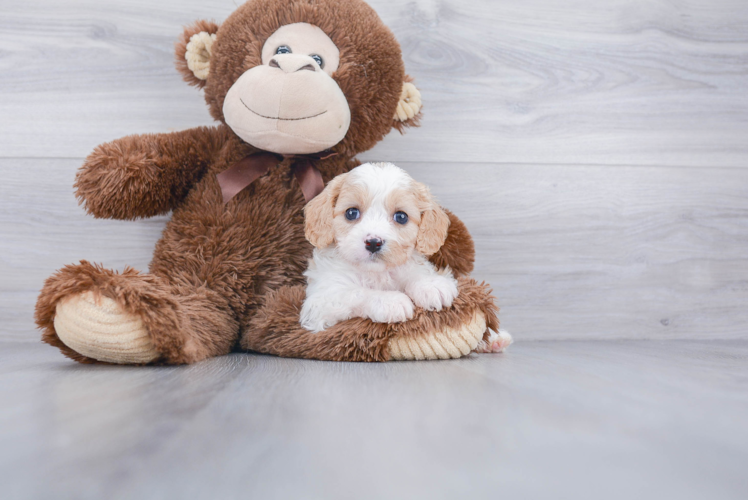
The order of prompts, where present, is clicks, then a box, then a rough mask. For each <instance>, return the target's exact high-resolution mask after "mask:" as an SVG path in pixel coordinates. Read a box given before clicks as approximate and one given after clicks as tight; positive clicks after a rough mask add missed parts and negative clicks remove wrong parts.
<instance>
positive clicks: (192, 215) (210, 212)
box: [36, 0, 495, 364]
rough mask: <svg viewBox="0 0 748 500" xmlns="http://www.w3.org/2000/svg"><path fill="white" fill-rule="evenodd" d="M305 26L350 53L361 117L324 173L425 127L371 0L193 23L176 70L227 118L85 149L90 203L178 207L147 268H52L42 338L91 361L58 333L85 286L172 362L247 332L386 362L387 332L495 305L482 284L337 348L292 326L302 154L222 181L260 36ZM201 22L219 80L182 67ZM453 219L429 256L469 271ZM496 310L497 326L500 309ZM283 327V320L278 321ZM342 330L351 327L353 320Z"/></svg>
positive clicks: (211, 350) (279, 350)
mask: <svg viewBox="0 0 748 500" xmlns="http://www.w3.org/2000/svg"><path fill="white" fill-rule="evenodd" d="M296 22H308V23H311V24H314V25H316V26H319V27H320V28H321V29H322V30H323V31H324V32H325V33H326V34H327V35H328V36H329V37H330V38H331V39H332V40H333V41H334V43H335V44H336V46H337V47H338V48H339V49H340V67H339V69H338V70H337V71H336V72H335V74H334V75H333V79H334V80H335V81H336V82H337V83H338V85H339V86H340V88H341V89H342V90H343V92H344V94H345V96H346V98H347V99H348V103H349V105H350V110H351V126H350V128H349V130H348V133H347V134H346V136H345V138H344V139H343V141H341V142H340V143H339V144H337V145H336V146H335V147H334V148H333V152H334V153H337V154H336V156H332V157H330V158H327V159H325V160H320V161H317V162H315V165H316V167H317V168H318V169H319V170H320V171H321V173H322V177H323V179H324V181H325V182H329V181H330V180H331V179H332V178H334V177H335V176H337V175H339V174H342V173H345V172H347V171H349V170H351V169H352V168H354V167H355V166H357V165H358V162H357V161H356V160H355V159H354V158H353V157H354V155H355V154H357V153H359V152H361V151H364V150H367V149H369V148H371V147H372V146H373V145H374V144H376V143H377V142H378V141H380V140H381V139H382V138H383V137H384V136H385V135H386V134H387V133H388V132H389V131H390V130H391V129H392V128H393V127H394V128H398V129H402V127H404V126H408V125H412V124H416V123H417V120H418V116H416V117H414V119H413V120H411V121H408V122H396V121H394V120H393V118H392V117H393V115H394V112H395V108H396V106H397V104H398V100H399V97H400V93H401V89H402V85H403V82H404V81H407V80H408V77H407V76H406V75H405V73H404V68H403V62H402V56H401V53H400V47H399V45H398V43H397V41H396V40H395V38H394V36H393V35H392V33H391V32H390V31H389V30H388V29H387V28H386V27H385V26H384V24H382V22H381V21H380V20H379V18H378V17H377V15H376V14H375V12H374V11H373V10H372V9H371V8H370V7H369V6H368V5H366V4H365V3H363V2H362V1H359V0H317V1H308V0H251V1H249V2H247V3H245V4H244V5H242V6H240V7H239V8H238V9H237V10H236V11H235V12H234V13H233V14H232V15H231V16H230V17H229V18H228V19H227V20H226V21H225V22H224V23H223V24H222V25H221V26H220V27H218V26H217V25H216V24H215V23H211V22H207V21H199V22H197V23H196V24H194V25H193V26H190V27H188V28H186V29H185V32H184V34H183V36H182V38H181V39H180V41H178V42H177V45H176V53H177V54H176V57H177V67H178V69H179V71H180V72H182V74H183V75H184V77H185V80H186V81H188V82H189V83H191V84H193V85H196V86H198V87H202V88H203V89H204V92H205V99H206V102H207V103H208V106H209V108H210V111H211V114H212V115H213V117H214V118H215V119H216V120H217V121H218V122H219V124H218V125H217V126H216V127H210V128H206V127H200V128H196V129H191V130H185V131H182V132H175V133H170V134H147V135H135V136H129V137H125V138H122V139H119V140H116V141H113V142H110V143H107V144H103V145H101V146H99V147H97V148H96V149H95V150H94V152H93V153H92V154H91V155H90V156H89V157H88V158H87V159H86V161H85V163H84V165H83V166H82V167H81V169H80V171H79V172H78V175H77V178H76V183H75V187H76V195H77V197H78V199H79V200H80V202H81V204H83V206H84V207H85V209H86V211H87V212H88V213H90V214H92V215H93V216H95V217H102V218H115V219H136V218H141V217H150V216H154V215H157V214H163V213H167V212H169V211H172V217H171V220H170V221H169V222H168V224H167V225H166V228H165V229H164V232H163V236H162V238H161V240H160V241H159V242H158V244H157V245H156V249H155V252H154V256H153V260H152V262H151V265H150V269H149V272H148V273H138V272H136V271H134V270H131V269H128V270H126V271H124V272H123V273H121V274H118V273H115V272H113V271H110V270H107V269H104V268H102V267H100V266H96V265H92V264H89V263H87V262H85V261H84V262H81V263H80V264H78V265H71V266H67V267H65V268H63V269H61V270H60V271H58V272H57V273H55V274H54V275H52V276H51V277H50V278H49V279H48V280H47V281H46V282H45V284H44V288H43V290H42V292H41V294H40V296H39V299H38V302H37V306H36V322H37V325H38V326H39V327H40V328H41V329H42V330H43V337H42V338H43V340H44V341H45V342H47V343H49V344H51V345H54V346H56V347H59V348H60V349H61V350H62V352H63V353H64V354H66V355H67V356H69V357H71V358H73V359H75V360H77V361H81V362H87V361H94V360H90V359H87V358H85V357H84V356H81V355H80V354H79V353H76V352H74V351H72V350H71V349H69V348H67V347H66V346H65V345H64V344H62V342H61V341H60V339H59V338H58V337H57V334H56V332H55V330H54V315H55V310H56V307H57V304H58V303H60V301H62V300H64V299H65V298H66V297H69V296H71V295H73V294H77V293H82V292H86V291H91V292H93V293H94V295H101V296H106V297H109V298H111V299H113V300H114V301H115V302H117V303H118V304H120V305H121V306H122V308H123V309H124V310H125V311H128V312H130V313H132V314H134V315H137V316H139V317H140V318H142V320H143V322H144V324H145V325H146V326H147V328H148V330H149V335H150V337H151V339H152V340H153V342H154V345H155V346H156V348H157V349H158V350H159V352H160V353H161V357H160V358H159V359H157V360H156V361H154V363H168V364H178V363H193V362H196V361H199V360H201V359H205V358H208V357H211V356H217V355H221V354H226V353H228V352H230V351H231V349H232V348H234V347H236V346H237V343H238V340H239V338H240V335H243V336H244V337H243V338H244V340H243V341H242V346H243V348H246V349H253V350H256V351H260V352H269V353H274V354H280V355H284V356H295V357H313V358H318V359H351V360H384V359H386V358H387V354H386V352H385V351H386V348H385V347H383V346H384V342H385V340H386V338H387V337H388V336H391V335H396V334H408V335H417V334H419V332H420V334H427V333H428V332H429V331H430V330H429V329H430V328H434V327H437V326H438V325H440V324H442V323H445V322H447V323H450V324H456V323H459V321H461V320H462V319H464V318H465V317H466V316H465V314H463V313H462V312H461V311H467V310H468V309H471V308H472V309H474V308H476V307H478V308H483V309H485V310H486V311H489V312H490V311H493V310H494V309H492V308H493V307H494V306H493V302H492V298H491V297H490V295H489V293H488V290H487V289H485V287H483V288H481V287H473V288H471V290H472V291H471V292H470V293H468V294H467V295H465V297H464V302H461V304H462V306H461V307H457V308H456V309H455V307H453V309H454V311H449V312H447V313H444V312H442V313H426V312H420V313H417V316H416V318H415V319H414V320H413V322H412V324H410V322H409V324H408V325H409V326H407V327H405V326H403V325H395V326H391V327H384V326H381V325H379V326H377V325H372V324H371V323H367V324H364V323H361V322H359V323H355V328H356V329H358V331H356V332H354V334H352V335H351V336H350V338H348V339H346V340H345V342H343V343H342V344H340V345H336V344H335V342H333V341H332V340H330V339H332V337H329V336H321V337H315V336H313V335H308V334H307V335H306V337H303V338H302V337H299V336H298V335H296V333H297V332H298V328H300V327H299V326H298V325H296V327H293V325H291V324H289V322H293V317H294V315H295V317H296V321H298V314H297V312H296V309H294V307H297V306H300V303H301V300H298V299H299V298H300V297H301V296H302V295H303V292H300V290H301V289H300V288H298V287H299V286H300V285H303V283H304V280H303V276H302V273H303V271H304V270H305V268H306V265H307V261H308V259H309V257H310V256H311V252H312V246H311V245H310V244H309V243H308V242H307V241H306V239H305V238H304V228H303V224H304V217H303V207H304V198H303V196H302V192H301V189H300V187H299V185H298V183H297V180H296V178H295V176H294V175H293V160H292V159H286V160H284V161H282V162H281V163H280V164H279V165H277V166H276V167H273V168H271V169H270V171H269V172H268V173H267V174H265V175H264V176H263V177H261V178H260V179H258V180H257V181H255V182H254V183H253V184H252V185H250V186H249V187H248V188H247V189H245V190H243V191H242V192H240V193H239V194H238V195H237V196H236V197H234V198H233V199H232V200H231V201H230V202H229V203H228V204H226V205H224V203H223V199H222V195H221V189H220V186H219V185H218V182H217V179H216V175H217V174H218V173H220V172H222V171H224V170H226V169H227V168H229V167H230V166H232V165H233V164H234V163H236V162H238V161H239V160H241V159H242V158H244V157H245V156H247V155H248V154H250V153H253V152H255V151H257V150H256V148H254V147H253V146H251V145H250V144H248V143H246V142H244V141H242V140H241V139H240V138H239V137H238V136H237V135H236V134H235V133H234V132H233V131H232V130H231V129H230V128H229V127H228V126H226V124H225V123H224V120H223V115H222V107H223V101H224V98H225V96H226V93H227V92H228V90H229V88H230V87H231V86H232V84H233V83H234V82H235V81H236V80H237V79H238V78H239V77H240V76H241V75H242V74H243V72H244V71H246V70H247V69H248V68H251V67H253V66H255V65H258V64H260V62H261V54H260V50H261V48H262V46H263V43H264V41H265V40H266V39H267V38H268V37H269V36H270V35H271V34H272V33H273V32H275V31H276V30H277V29H278V28H279V27H280V26H283V25H286V24H291V23H296ZM204 30H207V31H209V32H211V33H217V38H216V41H215V43H214V44H213V46H212V57H211V60H210V72H209V76H208V78H207V80H200V79H197V78H195V76H194V75H193V74H192V73H191V71H190V70H189V68H188V67H187V65H186V64H185V63H184V52H185V50H186V44H187V42H188V41H189V39H190V36H191V35H192V34H195V33H197V32H200V31H204ZM448 216H449V218H450V221H451V225H450V230H449V234H448V237H447V241H446V243H445V245H444V246H443V247H442V249H441V250H440V251H439V252H438V253H436V254H435V255H434V256H433V257H432V261H433V262H434V263H435V264H436V265H437V266H439V267H442V266H446V265H449V266H450V267H451V268H452V269H453V271H454V272H455V275H458V276H459V275H465V274H467V273H469V272H470V270H471V269H472V261H473V255H474V250H473V244H472V240H471V238H470V236H469V234H468V232H467V230H466V229H465V227H464V225H463V224H462V223H461V222H460V221H459V220H458V219H457V218H456V217H455V216H454V215H451V214H448ZM294 287H297V288H294ZM300 293H301V295H300ZM461 297H462V292H461ZM293 304H295V305H293ZM491 318H492V319H491V325H493V326H495V325H494V324H495V315H492V316H491ZM361 321H363V320H361ZM274 324H277V325H279V326H278V329H275V330H273V329H271V326H272V325H274ZM349 326H350V325H349ZM340 328H341V330H339V334H340V335H342V331H343V330H342V328H344V326H343V325H341V327H340ZM242 332H243V334H242ZM286 334H287V335H286ZM331 335H336V334H335V333H333V334H331ZM325 339H328V340H325ZM354 346H355V347H354ZM346 356H347V357H346Z"/></svg>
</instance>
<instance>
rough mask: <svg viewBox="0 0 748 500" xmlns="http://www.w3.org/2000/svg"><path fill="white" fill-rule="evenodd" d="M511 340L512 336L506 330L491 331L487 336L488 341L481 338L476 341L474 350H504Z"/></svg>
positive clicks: (485, 351)
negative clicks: (476, 344)
mask: <svg viewBox="0 0 748 500" xmlns="http://www.w3.org/2000/svg"><path fill="white" fill-rule="evenodd" d="M512 342H513V340H512V336H511V335H510V334H509V332H507V331H506V330H499V331H498V332H491V335H490V336H489V337H488V341H484V340H481V341H480V342H478V346H477V347H476V348H475V350H474V352H479V353H488V352H504V350H505V349H506V348H507V347H509V346H510V345H511V343H512Z"/></svg>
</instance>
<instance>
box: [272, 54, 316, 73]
mask: <svg viewBox="0 0 748 500" xmlns="http://www.w3.org/2000/svg"><path fill="white" fill-rule="evenodd" d="M310 61H313V59H312V58H311V57H307V56H301V55H297V54H282V57H278V56H275V57H273V58H272V59H271V60H270V62H269V63H268V66H270V67H271V68H278V69H280V70H282V71H283V72H284V73H295V72H297V71H301V70H308V71H317V68H315V67H314V64H312V63H311V62H310Z"/></svg>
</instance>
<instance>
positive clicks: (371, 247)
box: [364, 238, 384, 253]
mask: <svg viewBox="0 0 748 500" xmlns="http://www.w3.org/2000/svg"><path fill="white" fill-rule="evenodd" d="M364 243H365V244H366V250H368V251H369V253H377V252H378V251H380V250H381V249H382V245H384V241H382V240H381V239H379V238H369V239H368V240H366V241H365V242H364Z"/></svg>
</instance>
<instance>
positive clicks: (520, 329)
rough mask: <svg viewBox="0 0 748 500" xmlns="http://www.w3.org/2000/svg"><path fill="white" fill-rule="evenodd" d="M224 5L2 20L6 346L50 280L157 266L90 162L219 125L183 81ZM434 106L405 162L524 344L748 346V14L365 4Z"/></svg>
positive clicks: (744, 6)
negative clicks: (88, 171)
mask: <svg viewBox="0 0 748 500" xmlns="http://www.w3.org/2000/svg"><path fill="white" fill-rule="evenodd" d="M237 3H238V2H236V3H235V2H234V1H232V0H216V1H212V2H205V1H196V0H180V1H176V0H162V1H159V2H149V1H143V0H111V1H108V2H99V1H94V0H76V1H59V0H54V1H53V0H34V1H29V2H14V3H10V2H6V4H7V5H3V7H2V15H0V70H2V74H3V78H0V117H2V119H1V120H0V176H1V177H0V178H1V179H2V180H3V182H0V340H12V341H37V340H38V332H36V331H35V330H34V327H33V322H32V314H33V304H34V301H35V297H36V294H37V293H38V290H39V289H40V287H41V284H42V282H43V280H44V278H45V277H46V276H48V275H49V274H50V273H52V272H53V271H54V270H55V269H57V268H59V267H60V266H61V265H64V264H66V263H71V262H76V261H78V260H80V259H88V260H92V261H96V262H102V263H104V264H105V265H107V266H109V267H113V268H118V269H122V268H123V267H124V266H125V265H132V266H134V267H136V268H140V269H145V268H146V267H147V264H148V261H149V259H150V254H151V252H152V249H153V246H154V244H155V242H156V240H157V239H158V236H159V233H160V231H161V228H162V227H163V224H164V221H165V220H166V219H165V218H156V219H151V220H144V221H138V222H120V221H101V220H94V219H93V218H91V217H88V216H86V215H85V214H84V213H83V211H82V209H80V208H79V207H78V206H77V204H76V201H75V199H74V197H73V194H72V182H73V178H74V175H75V170H76V168H77V167H78V166H79V165H80V163H81V161H82V159H83V158H84V157H85V156H86V155H87V154H88V153H89V152H90V151H91V149H92V148H93V147H95V146H96V145H97V144H99V143H102V142H106V141H109V140H112V139H115V138H118V137H121V136H124V135H128V134H133V133H144V132H166V131H171V130H180V129H184V128H189V127H193V126H197V125H209V124H211V119H210V117H209V115H208V112H207V108H206V106H205V104H204V102H203V100H202V96H201V94H200V93H199V92H198V91H196V90H194V89H193V88H191V87H188V86H187V85H186V84H184V83H183V82H182V81H181V79H180V77H179V75H178V74H177V73H176V71H175V70H174V67H173V62H172V61H173V55H172V45H173V41H174V40H175V39H176V37H177V36H178V35H179V33H180V32H181V26H182V25H184V24H187V23H190V22H192V21H193V20H195V19H199V18H213V19H216V20H219V21H220V20H222V19H224V18H225V17H226V16H227V15H228V14H229V13H230V12H231V11H232V10H233V9H235V8H236V4H237ZM371 4H372V6H373V7H374V8H375V9H376V10H377V11H378V12H379V14H380V15H381V17H382V18H383V19H384V21H385V22H386V23H387V24H388V25H389V26H390V27H391V28H392V29H393V31H394V32H395V34H396V35H397V37H398V39H399V40H400V42H401V44H402V46H403V52H404V56H405V62H406V67H407V70H408V72H409V74H411V75H412V76H413V77H414V78H415V79H416V83H417V85H418V86H419V88H420V89H421V91H422V93H423V98H424V102H425V109H424V113H425V115H424V120H423V123H422V127H421V128H420V129H417V130H412V131H409V132H408V133H407V134H406V135H404V136H399V135H398V134H397V133H393V134H391V135H390V136H389V137H388V138H387V139H385V141H383V142H382V143H381V144H379V145H378V146H377V147H375V148H374V149H373V150H372V151H369V152H367V153H365V154H364V155H362V157H361V158H362V159H368V160H386V161H392V162H395V163H398V164H400V165H401V166H403V167H404V168H406V169H408V170H409V171H410V172H411V173H412V174H413V175H414V176H415V177H416V178H418V179H419V180H422V181H424V182H426V183H427V184H430V185H431V186H432V188H433V191H434V192H435V193H436V194H437V196H438V197H439V198H440V199H441V201H442V202H443V204H444V205H445V206H447V207H449V208H451V209H453V210H454V211H455V212H456V213H457V214H458V215H460V216H461V217H462V218H463V219H464V220H465V221H466V223H467V224H468V226H469V227H470V229H471V231H472V233H473V235H474V237H475V239H476V242H477V248H478V261H477V266H476V272H475V275H476V276H477V277H478V278H480V279H484V280H487V281H488V282H490V283H491V285H492V286H493V288H494V290H495V292H496V294H497V296H498V297H499V302H500V305H501V306H502V313H501V319H502V324H503V326H504V327H506V328H507V329H509V330H510V331H512V332H513V333H514V334H515V336H516V337H517V338H518V339H519V340H537V339H559V338H562V339H581V338H585V339H589V338H601V339H602V338H605V339H609V338H647V339H663V338H748V328H747V326H748V307H746V304H748V168H746V167H748V3H746V2H745V1H744V0H673V1H664V0H599V1H595V2H592V1H590V0H570V1H567V2H556V1H554V0H525V1H523V2H516V1H511V0H477V1H474V0H471V1H470V2H465V1H458V0H443V1H440V0H419V1H415V2H401V1H394V0H372V1H371Z"/></svg>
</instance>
